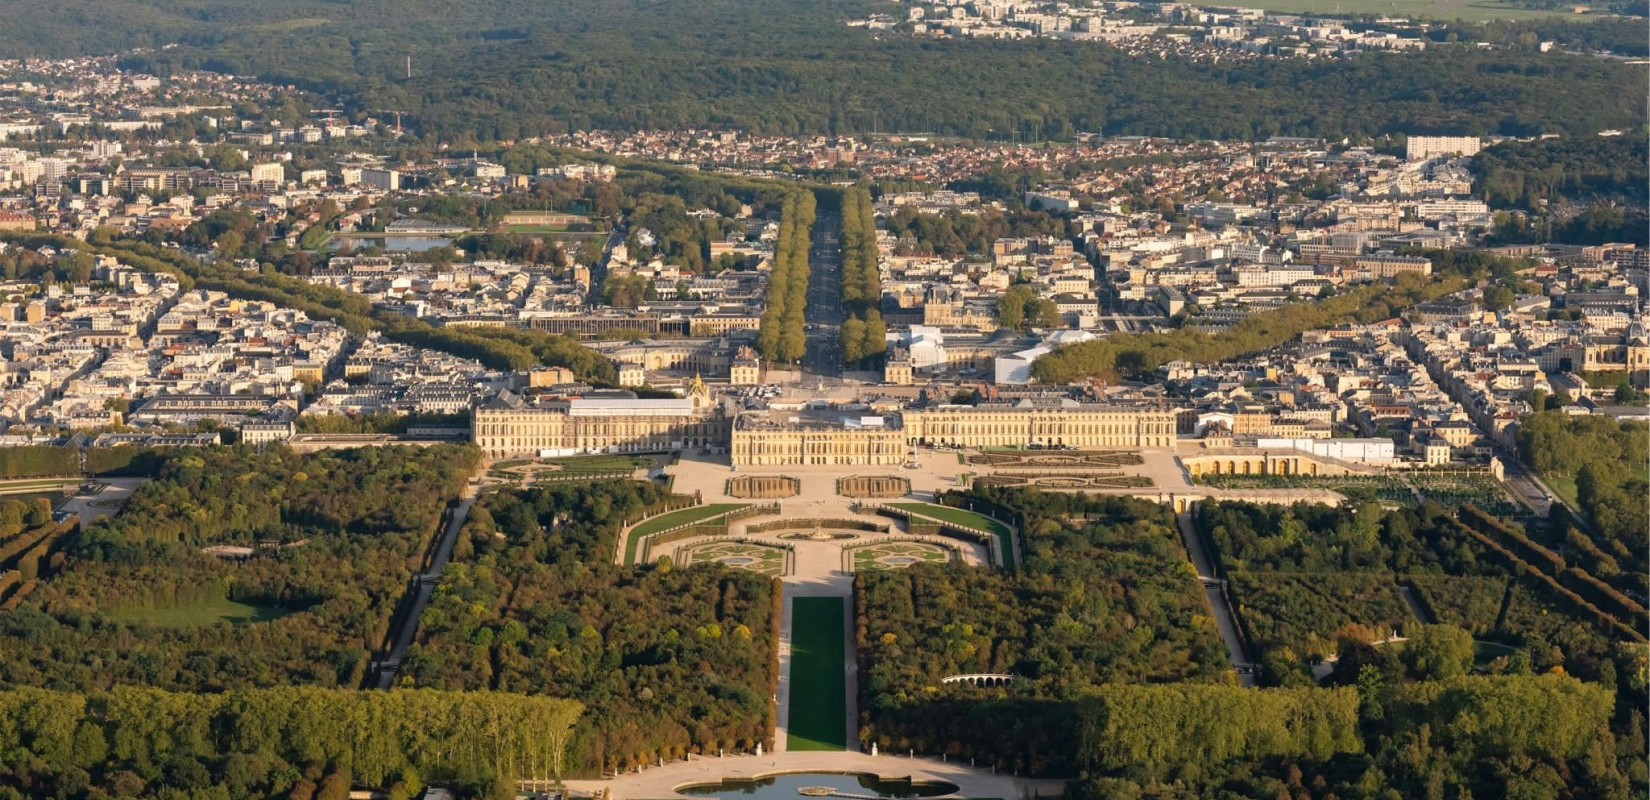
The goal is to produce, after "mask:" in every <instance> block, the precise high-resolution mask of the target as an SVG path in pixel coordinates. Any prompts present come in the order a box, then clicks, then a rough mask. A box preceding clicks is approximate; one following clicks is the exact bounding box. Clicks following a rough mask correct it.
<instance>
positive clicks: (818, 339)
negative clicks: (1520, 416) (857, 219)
mask: <svg viewBox="0 0 1650 800" xmlns="http://www.w3.org/2000/svg"><path fill="white" fill-rule="evenodd" d="M841 231H842V217H841V215H839V214H837V213H836V212H835V211H828V210H825V209H820V211H819V213H818V214H817V215H816V216H815V217H814V227H813V231H812V232H811V234H810V241H811V242H812V245H811V247H810V248H809V250H808V312H807V320H808V329H807V330H808V348H807V353H806V354H805V355H804V356H803V357H802V373H803V374H804V375H806V376H808V377H810V378H833V379H834V378H840V377H842V342H841V338H840V336H841V334H840V330H841V328H842V322H843V320H844V319H846V314H845V313H844V312H843V310H842V247H841V242H840V241H839V237H840V235H841Z"/></svg>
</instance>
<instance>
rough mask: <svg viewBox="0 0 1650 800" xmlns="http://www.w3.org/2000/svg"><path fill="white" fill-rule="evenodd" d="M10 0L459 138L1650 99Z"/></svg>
mask: <svg viewBox="0 0 1650 800" xmlns="http://www.w3.org/2000/svg"><path fill="white" fill-rule="evenodd" d="M12 10H13V12H14V13H15V14H17V15H18V16H19V17H22V18H27V19H29V20H30V21H31V24H30V25H29V26H27V27H26V28H23V27H19V26H11V27H9V28H8V29H7V30H5V31H4V32H0V56H12V57H15V56H20V55H70V54H78V53H86V52H113V51H118V50H123V49H126V48H129V47H133V46H145V45H147V46H156V45H159V44H163V43H165V42H168V41H174V40H176V41H180V42H182V43H183V46H181V47H178V48H175V49H166V50H157V51H152V52H148V53H144V54H141V55H139V56H137V57H136V58H133V59H131V65H132V66H134V67H138V68H142V69H147V70H151V71H154V72H158V73H163V74H164V73H166V72H169V71H172V70H176V69H187V68H200V67H204V68H210V69H216V70H220V71H225V72H231V73H235V74H255V75H260V76H263V77H265V78H268V79H271V80H274V81H275V82H277V83H283V84H285V83H291V84H295V85H298V86H300V87H303V88H307V89H312V90H317V91H320V92H323V93H326V94H329V95H336V96H338V97H339V98H340V99H341V101H342V102H343V104H344V105H345V107H346V109H347V110H349V111H351V112H352V113H356V114H360V113H364V112H368V111H375V110H378V109H399V110H401V111H405V112H408V113H409V114H410V115H411V119H412V120H413V121H414V123H415V124H416V126H417V128H418V129H419V130H420V131H421V132H422V133H423V134H424V135H427V136H431V137H437V138H440V139H445V140H456V141H459V142H460V143H463V142H464V140H466V139H469V138H470V137H474V138H475V139H479V140H483V141H485V140H493V139H521V138H526V137H530V136H533V135H539V134H544V133H553V132H558V131H562V130H568V129H590V128H612V129H623V130H637V129H682V128H689V127H700V128H743V129H748V130H753V131H760V132H764V133H811V134H820V133H826V134H829V133H853V132H865V131H872V130H884V131H893V130H905V131H939V132H945V133H960V134H965V135H970V136H974V137H978V138H985V137H987V136H988V135H991V134H992V133H993V132H995V133H996V134H1002V135H1006V134H1008V133H1009V132H1018V133H1020V134H1022V135H1027V136H1031V135H1038V136H1043V137H1050V138H1069V137H1070V136H1071V135H1073V134H1074V133H1075V132H1076V131H1093V132H1100V133H1106V134H1114V135H1121V134H1142V135H1158V136H1173V137H1201V138H1246V139H1249V138H1265V137H1267V136H1271V135H1303V136H1321V137H1326V138H1330V139H1339V138H1342V137H1344V136H1356V135H1361V134H1362V135H1374V134H1380V133H1386V132H1398V131H1403V132H1411V133H1454V134H1472V133H1477V134H1487V133H1504V134H1513V135H1531V134H1536V133H1547V132H1568V133H1574V134H1590V133H1594V132H1596V131H1598V130H1601V129H1605V128H1630V127H1632V126H1635V125H1638V124H1641V123H1642V121H1643V119H1644V115H1645V94H1646V93H1645V92H1644V91H1643V90H1642V88H1639V89H1633V88H1631V87H1642V86H1643V85H1644V82H1645V76H1644V74H1643V72H1642V71H1641V70H1635V69H1634V68H1632V67H1630V66H1627V65H1623V64H1618V63H1612V62H1610V61H1606V60H1603V59H1597V58H1587V57H1577V56H1569V55H1564V54H1559V53H1549V54H1542V53H1538V52H1533V51H1530V50H1517V51H1510V50H1494V51H1485V50H1480V49H1478V48H1474V47H1471V46H1470V45H1467V44H1464V43H1463V44H1449V43H1440V45H1438V46H1435V47H1432V48H1428V49H1427V50H1426V51H1424V52H1421V53H1412V54H1411V53H1404V54H1397V53H1393V54H1387V53H1367V54H1363V55H1360V56H1359V57H1357V58H1351V59H1345V60H1335V61H1328V62H1318V61H1307V60H1303V59H1297V60H1272V59H1268V60H1258V61H1235V62H1226V61H1222V62H1219V63H1214V64H1207V63H1196V62H1193V61H1190V60H1187V59H1183V58H1180V57H1175V56H1169V57H1166V58H1151V59H1144V58H1138V57H1136V56H1134V55H1131V54H1129V53H1126V52H1124V51H1123V50H1121V49H1117V48H1112V47H1107V46H1104V45H1096V44H1094V43H1087V42H1062V41H1055V40H1049V39H1034V40H1030V41H1022V42H1013V41H986V40H979V41H976V40H958V41H936V40H929V39H919V38H915V37H905V36H889V35H873V34H872V33H870V32H868V31H866V30H865V29H863V28H850V27H847V26H846V25H844V24H843V23H844V22H845V20H847V19H849V18H856V17H863V16H865V15H866V14H867V13H871V12H882V13H899V9H898V7H897V6H895V5H892V4H887V3H881V2H871V1H869V0H816V1H815V2H804V3H790V4H787V6H786V13H784V14H774V13H770V9H767V8H764V7H760V6H758V5H754V4H752V3H751V2H750V0H694V1H693V2H682V3H669V4H659V3H656V2H647V1H646V0H626V1H625V2H618V3H612V2H608V3H598V2H594V0H576V1H575V2H569V3H560V4H557V5H556V6H555V7H554V8H546V7H545V6H543V5H542V4H540V3H534V2H530V0H463V1H462V2H456V3H453V2H440V3H437V2H431V1H430V0H417V1H416V2H408V1H407V0H356V1H355V2H349V3H344V2H340V1H339V0H298V1H297V2H288V3H280V4H270V3H257V2H252V0H223V1H220V2H213V3H204V2H200V0H193V1H192V2H182V3H179V2H162V1H161V0H128V2H122V3H118V4H113V5H112V6H111V4H108V3H97V2H92V0H27V1H26V2H24V3H23V4H22V5H21V6H20V7H17V8H14V9H12ZM408 56H411V57H412V63H413V67H412V72H413V77H412V78H411V79H410V80H409V79H407V78H406V77H405V72H406V58H407V57H408ZM501 76H508V78H509V79H508V81H505V82H503V83H501V82H500V77H501ZM481 86H485V87H489V88H488V89H487V90H486V91H477V90H476V87H481ZM1622 87H1629V90H1627V91H1622ZM1187 109H1196V113H1187Z"/></svg>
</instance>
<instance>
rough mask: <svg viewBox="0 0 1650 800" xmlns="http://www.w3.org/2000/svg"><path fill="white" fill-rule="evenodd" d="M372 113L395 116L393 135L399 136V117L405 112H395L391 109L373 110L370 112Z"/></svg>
mask: <svg viewBox="0 0 1650 800" xmlns="http://www.w3.org/2000/svg"><path fill="white" fill-rule="evenodd" d="M372 113H374V114H394V115H395V135H396V136H400V135H401V115H402V114H403V113H405V112H402V111H397V110H395V109H393V108H375V109H373V110H372Z"/></svg>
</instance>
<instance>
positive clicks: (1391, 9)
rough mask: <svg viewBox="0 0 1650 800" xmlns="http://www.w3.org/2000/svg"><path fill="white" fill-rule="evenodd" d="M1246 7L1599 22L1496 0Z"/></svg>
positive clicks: (1295, 2) (1312, 1)
mask: <svg viewBox="0 0 1650 800" xmlns="http://www.w3.org/2000/svg"><path fill="white" fill-rule="evenodd" d="M1242 5H1243V6H1244V7H1246V8H1264V9H1267V10H1270V11H1283V12H1286V13H1296V12H1304V13H1316V14H1381V15H1388V16H1401V17H1421V16H1427V17H1432V18H1433V19H1438V20H1455V19H1462V20H1466V21H1468V22H1484V21H1486V20H1492V19H1540V18H1543V17H1554V16H1563V17H1572V18H1575V19H1582V20H1586V19H1597V17H1591V16H1587V15H1584V14H1573V13H1571V12H1570V11H1569V9H1562V10H1560V9H1553V10H1545V9H1530V8H1521V7H1519V6H1515V5H1511V4H1508V3H1498V2H1495V1H1494V0H1252V1H1251V2H1245V3H1242Z"/></svg>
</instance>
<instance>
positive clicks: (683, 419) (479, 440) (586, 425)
mask: <svg viewBox="0 0 1650 800" xmlns="http://www.w3.org/2000/svg"><path fill="white" fill-rule="evenodd" d="M470 427H471V431H472V434H471V435H472V436H473V437H474V440H475V443H476V445H477V446H478V447H480V448H481V450H482V452H484V453H486V454H487V456H489V457H492V458H508V457H515V456H536V455H539V454H540V453H542V452H546V451H549V452H566V451H574V452H580V453H643V452H666V451H670V450H682V449H699V448H708V447H720V446H724V445H725V444H726V443H727V441H728V419H727V417H725V416H724V415H722V413H721V412H720V410H718V409H717V408H716V406H715V404H714V403H713V402H712V401H711V397H710V392H709V390H708V389H707V388H706V387H705V384H704V382H703V381H700V380H698V379H695V380H694V382H693V385H692V387H691V388H690V389H689V390H688V396H687V397H685V398H667V399H661V400H655V399H641V398H638V397H637V396H636V395H635V394H634V393H632V392H592V393H590V394H587V395H584V396H582V397H556V398H551V399H545V400H540V401H537V402H534V401H532V400H531V399H529V398H526V397H523V396H521V395H518V394H514V393H512V392H500V393H499V394H498V395H497V396H495V397H493V398H492V399H490V400H488V401H487V402H485V403H483V404H480V405H478V406H476V407H475V408H473V409H472V410H471V424H470Z"/></svg>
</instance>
